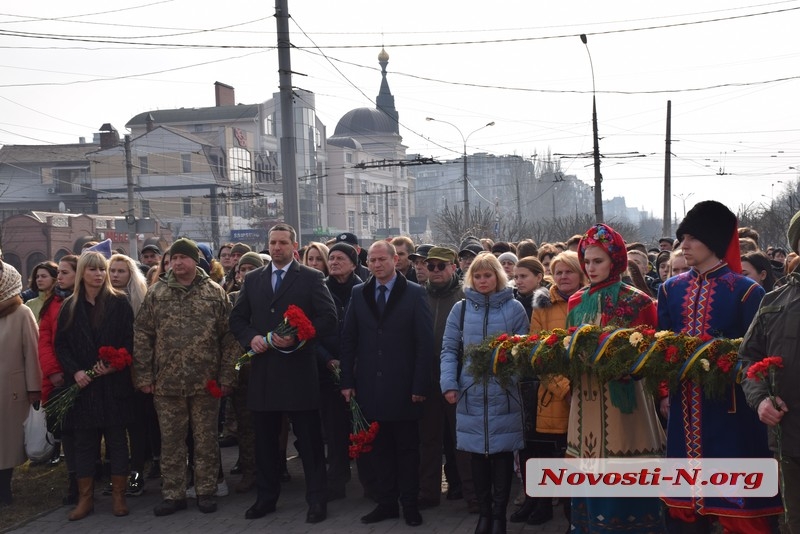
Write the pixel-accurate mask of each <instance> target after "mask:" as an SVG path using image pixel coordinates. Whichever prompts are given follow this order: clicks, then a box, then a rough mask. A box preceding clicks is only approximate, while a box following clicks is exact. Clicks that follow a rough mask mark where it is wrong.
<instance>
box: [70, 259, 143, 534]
mask: <svg viewBox="0 0 800 534" xmlns="http://www.w3.org/2000/svg"><path fill="white" fill-rule="evenodd" d="M104 346H111V347H114V348H116V349H119V348H125V349H126V350H127V351H128V352H132V351H133V309H132V308H131V305H130V304H129V303H128V299H127V298H126V296H125V295H124V294H123V293H122V292H120V291H117V290H116V289H114V288H113V287H112V285H111V281H110V280H109V278H108V263H107V262H106V259H105V257H104V256H103V255H102V254H100V253H98V252H84V253H83V255H81V257H80V259H79V260H78V270H77V272H76V274H75V291H74V292H73V293H72V295H71V296H70V297H69V298H67V299H66V300H65V301H64V303H63V305H62V306H61V313H60V314H59V316H58V329H57V331H56V338H55V350H56V356H57V357H58V361H59V362H60V363H61V366H62V368H63V369H64V380H65V385H67V386H70V385H72V384H78V386H79V387H80V388H81V392H80V394H79V395H78V397H77V400H76V401H75V404H74V405H73V406H72V408H71V409H70V410H69V412H68V413H67V415H66V419H65V421H64V426H65V428H68V429H70V430H72V432H73V439H74V445H75V468H76V472H77V478H78V504H77V506H76V507H75V508H74V509H73V510H72V512H70V514H69V516H68V518H69V520H70V521H76V520H79V519H83V518H84V517H86V516H87V515H89V514H90V513H92V511H93V510H94V500H93V494H94V471H95V460H96V459H97V458H98V457H99V456H100V437H101V436H103V437H105V443H106V454H107V455H108V456H109V458H110V460H111V485H112V508H113V513H114V515H116V516H125V515H128V507H127V505H126V503H125V489H126V487H127V481H128V442H127V439H126V435H125V427H126V425H127V424H128V423H129V422H130V419H131V410H132V404H131V399H132V398H133V382H132V381H131V370H130V367H125V368H124V369H121V370H117V369H114V368H113V367H106V366H105V365H104V364H103V363H102V362H101V361H100V360H99V358H98V356H99V351H100V348H101V347H104ZM89 369H93V370H94V371H95V377H94V378H91V377H90V376H89V375H88V374H87V373H86V371H87V370H89Z"/></svg>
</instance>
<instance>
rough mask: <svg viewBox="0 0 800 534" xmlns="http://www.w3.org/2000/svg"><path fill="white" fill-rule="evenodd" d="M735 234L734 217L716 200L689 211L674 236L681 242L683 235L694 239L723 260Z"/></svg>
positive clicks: (695, 206)
mask: <svg viewBox="0 0 800 534" xmlns="http://www.w3.org/2000/svg"><path fill="white" fill-rule="evenodd" d="M736 232H737V230H736V215H734V214H733V212H732V211H731V210H729V209H728V208H727V207H726V206H725V205H724V204H720V203H719V202H717V201H716V200H704V201H703V202H698V203H697V204H695V205H694V207H693V208H692V209H690V210H689V213H687V214H686V216H685V217H684V218H683V221H681V224H680V225H679V226H678V230H677V232H676V234H677V235H678V241H683V235H684V234H689V235H691V236H693V237H696V238H697V239H699V240H700V241H702V242H703V244H704V245H705V246H707V247H708V248H709V249H711V252H713V253H714V255H716V256H717V258H719V259H723V258H725V255H726V252H727V251H728V246H729V245H730V243H731V239H732V237H733V236H734V234H736ZM737 237H738V236H737Z"/></svg>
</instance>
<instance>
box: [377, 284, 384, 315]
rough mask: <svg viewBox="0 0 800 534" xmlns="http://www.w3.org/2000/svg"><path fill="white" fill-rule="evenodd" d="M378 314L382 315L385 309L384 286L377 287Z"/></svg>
mask: <svg viewBox="0 0 800 534" xmlns="http://www.w3.org/2000/svg"><path fill="white" fill-rule="evenodd" d="M377 304H378V313H380V314H381V315H383V311H384V310H385V309H386V286H382V285H381V286H378V302H377Z"/></svg>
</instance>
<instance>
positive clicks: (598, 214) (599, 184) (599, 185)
mask: <svg viewBox="0 0 800 534" xmlns="http://www.w3.org/2000/svg"><path fill="white" fill-rule="evenodd" d="M580 38H581V42H582V43H583V44H584V46H585V47H586V53H587V54H588V55H589V68H591V70H592V141H593V142H592V144H593V150H592V159H593V160H594V218H595V222H596V223H601V222H603V175H602V174H601V173H600V137H599V136H598V133H597V90H596V88H595V85H594V63H593V62H592V53H591V52H590V51H589V42H588V39H587V37H586V34H585V33H582V34H581V35H580Z"/></svg>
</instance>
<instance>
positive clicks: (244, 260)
mask: <svg viewBox="0 0 800 534" xmlns="http://www.w3.org/2000/svg"><path fill="white" fill-rule="evenodd" d="M242 265H252V266H253V267H255V268H256V269H258V268H259V267H263V266H264V260H263V259H261V255H260V254H259V253H258V252H247V253H245V254H243V255H242V257H241V258H239V268H240V269H241V267H242Z"/></svg>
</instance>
